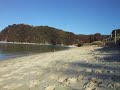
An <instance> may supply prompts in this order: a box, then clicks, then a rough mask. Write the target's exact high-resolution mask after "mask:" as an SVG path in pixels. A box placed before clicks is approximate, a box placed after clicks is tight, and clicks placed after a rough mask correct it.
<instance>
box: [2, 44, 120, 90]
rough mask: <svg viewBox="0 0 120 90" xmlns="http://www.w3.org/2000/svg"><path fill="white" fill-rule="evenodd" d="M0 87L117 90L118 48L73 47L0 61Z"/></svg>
mask: <svg viewBox="0 0 120 90" xmlns="http://www.w3.org/2000/svg"><path fill="white" fill-rule="evenodd" d="M0 90H120V48H116V47H97V46H85V47H75V48H71V49H69V50H64V51H57V52H49V53H44V54H36V55H30V56H23V57H18V58H13V59H9V60H4V61H0Z"/></svg>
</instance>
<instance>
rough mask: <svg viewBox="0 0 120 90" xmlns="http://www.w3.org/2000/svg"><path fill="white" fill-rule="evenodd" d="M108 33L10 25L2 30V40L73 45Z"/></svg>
mask: <svg viewBox="0 0 120 90" xmlns="http://www.w3.org/2000/svg"><path fill="white" fill-rule="evenodd" d="M107 37H108V35H101V34H100V33H96V34H91V35H76V34H74V33H72V32H66V31H63V30H60V29H56V28H54V27H49V26H31V25H27V24H13V25H9V26H8V27H6V28H5V29H3V30H2V31H1V32H0V40H1V41H7V42H29V43H43V44H53V45H56V44H59V45H61V44H64V45H73V44H78V43H91V42H94V41H101V40H103V39H105V38H107Z"/></svg>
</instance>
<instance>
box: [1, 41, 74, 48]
mask: <svg viewBox="0 0 120 90" xmlns="http://www.w3.org/2000/svg"><path fill="white" fill-rule="evenodd" d="M0 44H28V45H52V44H49V43H47V44H44V43H28V42H6V41H0ZM55 46H62V47H76V46H75V45H58V44H56V45H55Z"/></svg>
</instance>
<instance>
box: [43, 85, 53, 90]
mask: <svg viewBox="0 0 120 90" xmlns="http://www.w3.org/2000/svg"><path fill="white" fill-rule="evenodd" d="M45 90H55V85H48V86H45Z"/></svg>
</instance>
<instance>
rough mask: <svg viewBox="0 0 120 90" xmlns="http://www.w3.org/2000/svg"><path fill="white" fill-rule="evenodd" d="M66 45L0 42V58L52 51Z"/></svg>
mask: <svg viewBox="0 0 120 90" xmlns="http://www.w3.org/2000/svg"><path fill="white" fill-rule="evenodd" d="M64 49H67V47H63V46H55V45H31V44H8V43H7V44H5V43H0V60H3V59H7V58H11V57H16V56H22V55H26V54H34V53H44V52H54V51H58V50H64Z"/></svg>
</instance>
